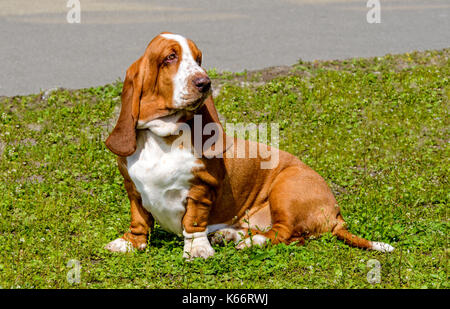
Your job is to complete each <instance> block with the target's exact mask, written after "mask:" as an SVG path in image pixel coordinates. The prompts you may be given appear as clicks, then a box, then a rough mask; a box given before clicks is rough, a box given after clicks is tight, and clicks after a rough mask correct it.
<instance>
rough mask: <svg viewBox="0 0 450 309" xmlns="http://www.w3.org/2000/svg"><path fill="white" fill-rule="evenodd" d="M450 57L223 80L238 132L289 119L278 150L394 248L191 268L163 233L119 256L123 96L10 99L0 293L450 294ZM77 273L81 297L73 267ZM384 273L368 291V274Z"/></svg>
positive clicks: (318, 66) (231, 256)
mask: <svg viewBox="0 0 450 309" xmlns="http://www.w3.org/2000/svg"><path fill="white" fill-rule="evenodd" d="M449 55H450V49H446V50H441V51H427V52H422V53H411V54H404V55H387V56H385V57H382V58H370V59H351V60H346V61H327V62H313V63H309V62H302V61H300V62H299V63H298V64H296V65H294V66H292V67H291V68H289V69H288V70H284V71H282V72H281V73H280V72H278V73H277V72H274V71H273V70H272V71H271V70H265V71H260V72H243V73H239V74H233V73H230V72H225V74H221V73H219V72H217V71H215V70H214V71H212V72H211V73H212V74H211V75H213V77H214V78H215V80H214V83H215V85H217V86H219V85H220V87H221V91H220V94H219V96H218V97H217V98H216V105H217V107H218V109H219V111H220V113H221V114H222V115H223V116H224V117H225V118H226V119H227V121H228V122H258V123H261V122H278V123H279V124H280V134H281V138H280V145H279V146H280V148H281V149H283V150H287V151H289V152H291V153H293V154H295V155H297V156H299V157H300V158H301V159H302V160H303V161H304V162H305V163H307V164H308V165H310V166H311V167H312V168H314V169H315V170H316V171H317V172H319V173H320V174H321V175H322V176H323V177H324V178H325V179H326V181H327V182H328V183H329V185H330V186H331V188H332V189H333V191H334V192H335V194H336V198H337V200H338V202H339V204H340V206H341V209H342V212H343V214H344V217H345V219H346V221H347V222H348V226H349V228H350V230H351V231H352V232H353V233H355V234H358V235H360V236H363V237H366V238H368V239H371V240H376V241H384V242H388V243H390V244H392V245H394V246H395V247H396V248H397V249H396V251H394V252H393V253H390V254H383V253H378V252H372V251H364V250H360V249H356V248H350V247H348V246H346V245H345V244H343V243H342V242H340V241H338V240H337V239H336V238H335V237H333V236H331V235H324V237H322V238H319V239H314V240H308V241H307V242H306V244H305V245H304V246H296V245H290V246H286V245H278V246H271V247H269V248H266V249H259V248H255V249H249V250H243V251H237V250H235V249H234V247H233V245H232V244H228V245H227V246H225V247H215V250H216V255H215V256H214V257H212V258H210V259H208V260H206V261H204V260H195V261H194V262H191V263H188V262H185V261H184V260H183V259H182V249H183V241H182V239H181V238H179V237H176V236H173V235H171V234H168V233H166V232H164V231H162V230H161V229H159V228H157V229H156V230H155V232H154V233H153V235H152V239H151V240H150V246H149V247H148V248H147V249H146V250H145V251H144V252H136V253H130V254H113V253H109V252H107V251H106V250H104V249H103V246H104V245H105V244H106V243H107V242H109V241H111V240H113V239H115V238H116V237H118V236H120V235H122V233H123V232H124V231H126V230H127V228H128V224H129V206H128V199H127V197H126V192H125V190H124V188H123V185H122V177H121V176H120V174H119V171H118V170H117V167H116V163H115V157H114V155H113V154H112V153H110V152H109V151H108V150H107V149H106V148H105V146H104V140H105V138H106V136H107V133H108V131H110V130H111V129H112V124H113V123H114V122H113V120H111V118H113V115H114V114H115V113H116V112H117V108H118V105H119V104H120V100H119V95H120V92H121V86H122V85H121V83H120V82H116V83H114V84H112V85H106V86H104V87H98V88H90V89H81V90H63V89H61V90H57V91H54V92H51V93H49V94H44V93H40V94H37V95H29V96H16V97H12V98H6V97H3V98H0V115H1V117H0V180H1V182H0V286H2V287H3V288H72V287H74V288H211V287H214V288H372V287H373V288H448V287H449V281H448V262H447V260H448V230H449V221H448V199H449V186H448V174H449V147H448V142H449V117H448V111H449V95H450V86H449V76H450V63H449ZM71 259H76V260H79V261H80V265H81V267H82V268H81V281H80V283H79V284H72V285H71V284H70V283H69V282H68V281H67V274H68V272H69V271H70V270H71V268H70V267H67V263H68V262H69V260H71ZM371 259H376V260H378V261H379V262H380V265H381V282H380V283H378V284H371V283H369V282H368V281H367V273H368V272H369V271H370V270H371V268H370V267H368V266H367V263H368V261H369V260H371Z"/></svg>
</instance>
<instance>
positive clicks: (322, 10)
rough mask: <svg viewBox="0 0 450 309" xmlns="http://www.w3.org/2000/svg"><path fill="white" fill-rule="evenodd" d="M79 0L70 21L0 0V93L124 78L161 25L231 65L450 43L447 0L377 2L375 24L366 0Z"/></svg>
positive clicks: (215, 61) (54, 3)
mask: <svg viewBox="0 0 450 309" xmlns="http://www.w3.org/2000/svg"><path fill="white" fill-rule="evenodd" d="M80 2H81V23H80V24H69V23H67V20H66V15H67V12H68V11H69V8H67V7H66V4H67V0H40V1H34V0H2V1H1V2H0V29H1V31H0V42H1V44H0V64H1V75H0V95H16V94H28V93H36V92H38V91H40V90H41V89H48V88H53V87H67V88H84V87H90V86H97V85H103V84H106V83H109V82H112V81H114V80H116V79H118V78H123V76H124V74H125V70H126V69H127V67H128V66H129V65H130V64H131V63H132V62H133V61H134V60H135V59H137V58H138V57H140V55H141V54H142V52H143V51H144V49H145V47H146V46H147V44H148V42H149V41H150V40H151V39H152V38H153V37H154V36H155V35H156V34H158V33H160V32H162V31H171V32H176V33H180V34H183V35H185V36H187V37H189V38H191V39H193V40H194V41H195V42H196V43H197V45H198V46H199V47H200V48H201V49H202V51H203V53H204V65H205V66H206V67H207V68H213V67H215V68H217V69H219V70H231V71H242V70H244V69H249V70H252V69H258V68H264V67H268V66H274V65H289V64H293V63H295V62H296V61H297V60H298V59H299V58H301V59H304V60H313V59H343V58H350V57H366V56H379V55H384V54H386V53H401V52H407V51H413V50H425V49H440V48H444V47H450V1H449V0H409V1H408V0H390V1H388V0H381V1H380V2H381V23H379V24H369V23H367V20H366V14H367V12H368V11H369V8H367V6H366V5H367V0H227V1H224V0H198V1H194V0H192V1H186V0H163V1H160V0H151V1H144V0H133V1H131V0H129V1H123V0H122V1H120V0H81V1H80Z"/></svg>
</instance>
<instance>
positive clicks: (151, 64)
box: [106, 32, 219, 157]
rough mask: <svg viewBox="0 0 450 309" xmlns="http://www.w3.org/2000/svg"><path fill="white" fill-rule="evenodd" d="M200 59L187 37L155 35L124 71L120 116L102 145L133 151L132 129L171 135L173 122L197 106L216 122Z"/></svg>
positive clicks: (121, 153)
mask: <svg viewBox="0 0 450 309" xmlns="http://www.w3.org/2000/svg"><path fill="white" fill-rule="evenodd" d="M201 62H202V53H201V51H200V50H199V49H198V48H197V46H196V45H195V44H194V42H192V41H191V40H189V39H186V38H184V37H182V36H180V35H176V34H172V33H167V32H166V33H161V34H160V35H158V36H156V37H155V38H154V39H153V40H152V41H151V42H150V44H149V45H148V46H147V49H146V50H145V53H144V54H143V55H142V57H141V58H139V59H138V60H137V61H136V62H134V63H133V64H132V65H131V66H130V67H129V68H128V70H127V73H126V77H125V81H124V83H123V89H122V107H121V111H120V115H119V118H118V121H117V124H116V126H115V127H114V129H113V131H112V132H111V134H110V136H109V137H108V139H107V140H106V146H107V147H108V148H109V149H110V150H111V151H112V152H113V153H115V154H117V155H119V156H122V157H126V156H129V155H131V154H133V153H134V152H135V150H136V129H147V128H148V129H152V130H153V131H154V132H156V133H157V134H159V135H161V136H167V135H171V134H172V132H174V131H175V130H176V129H177V128H176V123H179V122H180V123H181V122H184V121H186V120H188V119H189V118H191V117H192V116H193V114H194V113H196V112H198V111H199V110H202V111H203V113H207V114H208V117H207V118H209V120H207V121H210V122H211V121H213V122H219V120H218V117H217V112H216V110H215V108H214V105H213V103H212V99H211V80H210V79H209V77H208V75H207V74H206V72H205V70H204V69H203V68H202V67H201ZM205 102H206V104H205Z"/></svg>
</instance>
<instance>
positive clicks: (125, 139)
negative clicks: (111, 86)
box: [105, 57, 145, 157]
mask: <svg viewBox="0 0 450 309" xmlns="http://www.w3.org/2000/svg"><path fill="white" fill-rule="evenodd" d="M143 59H144V58H143V57H141V58H139V59H138V60H137V61H135V62H134V63H133V64H132V65H131V66H130V67H129V68H128V70H127V74H126V77H125V81H124V82H123V88H122V107H121V110H120V114H119V119H118V120H117V123H116V126H115V127H114V129H113V130H112V132H111V134H110V135H109V137H108V138H107V139H106V142H105V144H106V147H108V148H109V150H111V151H112V152H113V153H115V154H116V155H118V156H121V157H127V156H129V155H132V154H133V153H134V152H135V151H136V124H137V121H138V118H139V105H140V100H141V95H142V84H143V75H144V72H145V68H144V67H143V65H145V64H144V62H145V61H144V60H143Z"/></svg>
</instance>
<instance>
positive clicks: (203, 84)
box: [193, 76, 211, 93]
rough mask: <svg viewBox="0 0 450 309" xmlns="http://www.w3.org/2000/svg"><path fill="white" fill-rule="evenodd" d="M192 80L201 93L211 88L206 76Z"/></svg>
mask: <svg viewBox="0 0 450 309" xmlns="http://www.w3.org/2000/svg"><path fill="white" fill-rule="evenodd" d="M193 82H194V85H195V87H197V89H198V91H200V92H202V93H205V92H207V91H208V90H209V88H211V80H210V79H209V77H208V76H203V77H197V78H194V80H193Z"/></svg>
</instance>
